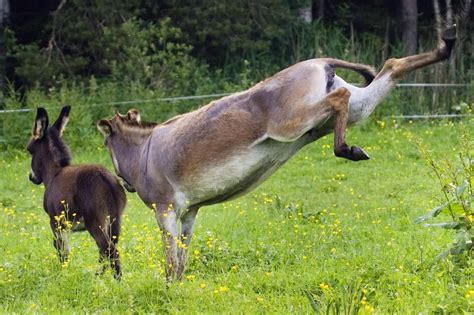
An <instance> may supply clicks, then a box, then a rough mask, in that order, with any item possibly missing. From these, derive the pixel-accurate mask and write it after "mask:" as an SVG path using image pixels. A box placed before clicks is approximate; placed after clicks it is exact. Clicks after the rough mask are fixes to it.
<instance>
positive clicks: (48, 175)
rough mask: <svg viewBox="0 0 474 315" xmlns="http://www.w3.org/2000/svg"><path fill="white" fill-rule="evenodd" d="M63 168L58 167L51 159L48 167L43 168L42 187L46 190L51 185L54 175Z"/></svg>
mask: <svg viewBox="0 0 474 315" xmlns="http://www.w3.org/2000/svg"><path fill="white" fill-rule="evenodd" d="M62 169H63V167H61V166H59V165H58V164H57V163H56V162H55V161H54V160H53V159H51V160H49V162H48V165H46V167H45V173H44V174H43V184H44V187H45V188H47V187H49V186H50V185H51V183H52V182H53V180H54V178H55V177H56V175H58V173H59V172H61V170H62Z"/></svg>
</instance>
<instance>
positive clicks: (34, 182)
mask: <svg viewBox="0 0 474 315" xmlns="http://www.w3.org/2000/svg"><path fill="white" fill-rule="evenodd" d="M29 178H30V181H31V182H32V183H33V184H36V185H39V184H41V183H42V181H41V180H40V179H38V178H36V177H34V176H33V174H31V173H30V176H29Z"/></svg>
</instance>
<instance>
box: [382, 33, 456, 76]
mask: <svg viewBox="0 0 474 315" xmlns="http://www.w3.org/2000/svg"><path fill="white" fill-rule="evenodd" d="M441 39H442V42H441V43H440V44H439V45H438V47H436V48H435V49H434V50H432V51H430V52H427V53H422V54H418V55H413V56H408V57H404V58H399V59H394V58H392V59H389V60H387V61H386V62H385V64H384V66H383V68H382V71H380V73H379V74H378V75H377V77H379V76H381V75H382V74H383V73H385V72H387V71H391V72H392V74H391V75H392V77H393V78H394V79H400V78H402V77H403V76H404V75H405V74H407V73H409V72H411V71H413V70H416V69H419V68H423V67H425V66H428V65H431V64H434V63H437V62H440V61H442V60H445V59H448V58H449V57H450V56H451V51H452V49H453V47H454V43H455V41H456V26H451V27H449V28H447V29H446V30H445V31H444V32H443V35H442V37H441ZM376 79H377V78H376ZM376 79H375V80H376Z"/></svg>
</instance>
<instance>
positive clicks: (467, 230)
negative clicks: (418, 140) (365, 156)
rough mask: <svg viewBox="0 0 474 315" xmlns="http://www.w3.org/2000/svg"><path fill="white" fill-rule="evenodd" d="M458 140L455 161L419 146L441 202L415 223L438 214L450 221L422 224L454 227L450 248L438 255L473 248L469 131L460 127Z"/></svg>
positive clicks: (472, 162)
mask: <svg viewBox="0 0 474 315" xmlns="http://www.w3.org/2000/svg"><path fill="white" fill-rule="evenodd" d="M461 140H462V142H461V149H460V151H459V153H458V155H457V162H456V163H454V162H451V161H449V160H447V159H446V160H443V161H441V162H438V161H435V160H434V158H433V157H432V155H431V154H430V152H429V151H428V150H427V149H426V148H425V147H423V146H422V147H421V149H422V152H423V154H424V156H425V158H426V159H427V161H428V163H429V165H430V167H431V169H432V171H433V173H434V175H435V176H434V177H435V179H436V181H437V182H438V184H439V186H440V187H441V191H442V193H443V196H444V202H443V203H442V204H440V205H438V206H436V207H435V208H433V209H432V210H431V211H430V212H428V213H427V214H425V215H423V216H421V217H419V218H418V219H417V220H416V221H415V222H416V223H420V222H425V221H428V220H431V219H432V218H435V217H437V216H439V215H440V214H447V215H449V216H450V217H451V219H452V221H449V222H437V223H425V226H426V227H440V228H444V229H452V230H457V233H456V235H455V240H454V242H453V244H452V246H451V248H450V249H449V250H447V251H445V252H443V253H442V254H441V255H440V257H446V256H447V255H448V254H451V255H461V254H466V253H467V255H471V254H472V250H473V242H474V229H473V227H474V208H473V202H474V194H473V190H474V176H473V171H474V157H473V153H474V149H473V147H472V144H473V142H472V138H471V137H470V136H469V130H466V129H464V130H463V134H462V135H461Z"/></svg>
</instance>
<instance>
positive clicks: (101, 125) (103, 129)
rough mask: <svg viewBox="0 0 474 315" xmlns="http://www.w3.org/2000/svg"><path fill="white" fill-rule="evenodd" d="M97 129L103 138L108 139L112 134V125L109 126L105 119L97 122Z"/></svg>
mask: <svg viewBox="0 0 474 315" xmlns="http://www.w3.org/2000/svg"><path fill="white" fill-rule="evenodd" d="M97 129H98V130H99V131H100V133H101V134H103V135H104V137H108V136H110V135H111V134H112V125H111V124H110V121H108V120H106V119H102V120H99V121H98V122H97Z"/></svg>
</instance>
